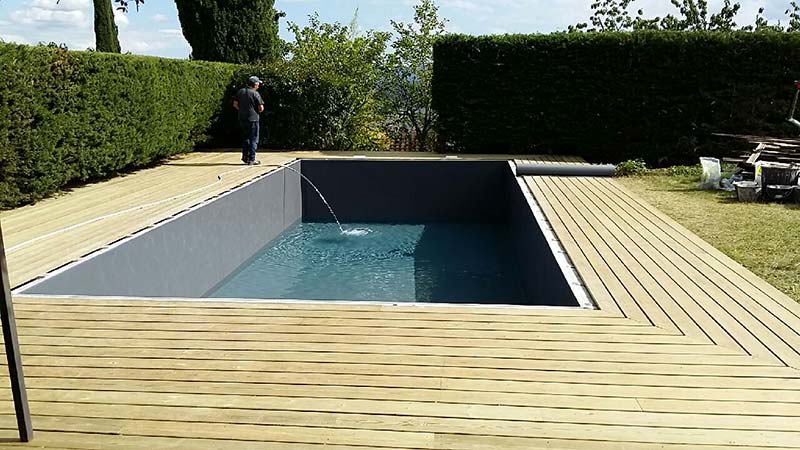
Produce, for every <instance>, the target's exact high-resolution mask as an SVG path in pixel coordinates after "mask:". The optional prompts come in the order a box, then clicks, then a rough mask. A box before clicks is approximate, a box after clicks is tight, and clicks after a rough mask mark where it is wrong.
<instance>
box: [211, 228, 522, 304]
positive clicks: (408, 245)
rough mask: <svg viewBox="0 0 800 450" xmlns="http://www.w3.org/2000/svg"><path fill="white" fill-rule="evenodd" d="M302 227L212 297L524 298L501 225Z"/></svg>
mask: <svg viewBox="0 0 800 450" xmlns="http://www.w3.org/2000/svg"><path fill="white" fill-rule="evenodd" d="M343 226H344V228H345V230H346V232H345V233H344V234H343V233H342V232H341V231H340V230H339V228H338V226H337V225H336V224H333V223H301V224H299V225H297V226H296V227H293V228H291V229H289V230H287V231H286V232H284V233H283V234H282V235H281V236H279V237H278V238H277V239H276V240H274V241H273V242H271V243H270V245H268V246H267V247H266V248H265V249H263V250H262V251H261V252H259V253H258V254H257V255H256V256H255V257H254V258H253V259H252V260H251V261H250V262H249V263H248V264H246V265H245V266H244V267H242V268H240V269H239V270H238V271H237V272H236V273H235V274H234V275H232V276H231V277H229V278H228V279H227V280H226V281H225V283H224V284H223V285H221V286H220V287H219V288H218V289H217V290H216V291H215V292H213V293H212V294H211V295H210V297H216V298H274V299H298V300H374V301H398V302H414V301H421V302H427V301H453V302H459V301H460V302H477V301H479V300H480V301H489V302H514V301H519V300H521V299H522V297H523V293H522V289H521V286H520V283H519V276H518V274H517V272H516V261H515V258H516V257H515V256H514V255H513V252H512V251H511V247H510V243H509V242H507V240H506V238H505V236H504V231H505V229H504V228H503V227H501V226H496V225H483V224H450V223H445V224H442V223H437V224H419V225H386V224H343Z"/></svg>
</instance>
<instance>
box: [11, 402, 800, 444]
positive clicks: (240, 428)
mask: <svg viewBox="0 0 800 450" xmlns="http://www.w3.org/2000/svg"><path fill="white" fill-rule="evenodd" d="M33 406H34V410H35V411H36V412H35V413H34V414H35V416H34V419H35V420H37V421H39V422H40V423H41V424H42V426H43V427H45V428H46V429H58V428H61V429H64V430H65V431H92V432H97V431H105V432H108V433H116V432H118V433H121V434H129V435H143V436H160V435H161V436H164V435H166V436H174V437H181V438H191V437H196V436H199V437H212V438H213V437H217V436H221V437H227V438H234V439H235V438H237V437H243V438H247V437H251V438H252V437H255V436H263V437H264V438H266V439H267V440H276V441H285V442H297V443H303V442H308V443H322V442H328V443H332V444H340V445H359V444H364V443H365V442H369V443H374V444H372V445H384V446H392V445H395V446H399V447H403V446H404V443H405V445H408V444H410V446H412V447H415V446H424V445H426V444H427V445H429V446H430V439H432V437H433V436H434V435H435V434H460V435H484V436H486V435H488V436H492V435H495V436H507V437H527V438H532V439H541V438H554V439H559V438H560V439H586V440H588V439H598V440H609V441H611V440H613V441H617V442H619V443H620V444H623V443H626V442H649V443H671V444H685V445H692V444H705V445H730V446H751V445H762V444H763V445H772V446H785V447H788V446H791V445H795V444H796V442H797V439H798V438H800V433H798V432H796V431H771V430H770V431H754V430H732V429H715V430H708V429H701V428H694V427H687V428H676V427H669V426H659V427H657V430H654V429H653V427H650V426H644V427H643V426H625V425H622V426H619V425H617V426H614V425H595V424H585V423H564V424H562V423H554V422H531V421H525V422H519V421H500V420H485V419H471V420H463V419H450V418H435V417H425V418H415V417H404V418H403V420H402V421H399V420H397V416H391V415H390V416H386V415H378V414H369V415H359V414H336V415H331V414H327V413H314V412H302V413H293V412H287V411H280V412H274V413H273V412H270V411H252V410H250V411H246V410H245V411H235V410H226V411H225V412H224V418H223V419H222V422H209V421H208V420H209V419H210V418H215V419H216V418H218V411H217V410H214V409H203V408H158V409H154V408H148V407H136V406H130V405H124V406H121V405H86V404H83V405H81V406H80V408H79V410H80V414H82V415H80V416H75V417H73V416H69V414H70V411H74V410H76V409H78V408H76V406H77V405H64V404H61V403H48V404H44V405H42V404H38V403H34V404H33ZM45 406H46V407H45ZM620 414H621V413H620ZM119 417H124V418H125V419H119ZM175 417H181V419H182V420H181V421H173V420H174V418H175ZM3 419H6V418H5V417H3ZM6 420H7V419H6ZM764 422H765V423H766V422H768V420H764ZM654 431H657V433H654Z"/></svg>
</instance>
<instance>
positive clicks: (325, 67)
mask: <svg viewBox="0 0 800 450" xmlns="http://www.w3.org/2000/svg"><path fill="white" fill-rule="evenodd" d="M289 30H290V32H291V33H292V34H293V35H294V41H293V42H291V43H289V44H288V45H287V50H288V52H289V61H288V62H289V64H288V65H287V66H286V70H289V71H291V72H292V74H293V77H294V78H295V79H297V80H304V79H316V80H319V82H321V83H324V84H326V85H328V86H331V90H330V93H331V94H332V95H338V96H340V98H339V99H338V105H339V107H338V111H336V112H335V113H332V115H331V117H328V118H326V119H325V121H326V122H331V120H332V121H333V122H331V124H332V125H331V126H330V127H328V133H330V136H328V138H327V139H326V142H325V147H326V148H335V147H338V148H340V149H370V148H377V147H379V146H380V145H381V144H380V142H379V141H380V140H381V135H380V110H379V102H378V99H379V95H378V82H379V80H380V77H381V74H382V70H383V67H384V64H385V51H386V46H387V42H388V41H389V37H390V35H389V33H385V32H378V31H366V32H363V33H359V32H358V25H357V13H356V16H354V18H353V21H352V22H351V23H350V24H349V25H343V24H340V23H338V22H337V23H332V24H331V23H323V22H322V21H321V20H320V18H319V15H317V14H314V15H312V16H310V17H309V23H308V25H307V26H305V27H300V26H299V25H298V24H296V23H289Z"/></svg>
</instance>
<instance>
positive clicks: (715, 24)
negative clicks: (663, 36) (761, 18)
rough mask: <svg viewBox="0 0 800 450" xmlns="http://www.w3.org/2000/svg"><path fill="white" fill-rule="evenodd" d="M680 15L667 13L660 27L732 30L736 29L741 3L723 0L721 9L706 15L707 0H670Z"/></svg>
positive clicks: (677, 29) (678, 29)
mask: <svg viewBox="0 0 800 450" xmlns="http://www.w3.org/2000/svg"><path fill="white" fill-rule="evenodd" d="M670 2H671V3H672V4H673V5H674V6H675V7H676V8H678V11H679V12H680V16H679V17H676V16H673V15H672V14H669V15H667V16H666V17H664V18H663V19H662V20H661V28H663V29H665V30H674V31H732V30H734V29H736V21H735V19H736V15H737V14H738V13H739V10H740V9H741V7H742V5H741V4H739V3H738V2H737V3H734V4H731V1H730V0H725V3H724V4H723V5H722V9H720V10H719V12H717V13H715V14H711V15H710V16H709V15H708V0H670Z"/></svg>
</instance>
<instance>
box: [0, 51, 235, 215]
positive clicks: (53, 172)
mask: <svg viewBox="0 0 800 450" xmlns="http://www.w3.org/2000/svg"><path fill="white" fill-rule="evenodd" d="M235 70H236V66H234V65H228V64H219V63H204V62H192V61H180V60H169V59H161V58H151V57H141V56H131V55H113V54H106V53H92V52H71V51H66V50H64V49H60V48H53V47H29V46H22V45H12V44H0V207H12V206H16V205H20V204H23V203H28V202H32V201H35V200H37V199H40V198H42V197H44V196H46V195H48V194H51V193H53V192H56V191H57V190H59V189H61V188H63V187H65V186H67V185H68V184H70V183H73V182H79V181H86V180H90V179H97V178H103V177H107V176H109V175H112V174H114V173H116V172H117V171H120V170H127V169H131V168H135V167H141V166H145V165H148V164H150V163H152V162H153V161H156V160H158V159H161V158H164V157H168V156H171V155H175V154H178V153H182V152H187V151H190V150H192V149H193V147H194V144H195V143H196V142H198V141H202V140H203V139H204V138H205V133H206V130H207V129H208V127H209V125H210V123H211V122H212V120H213V119H214V117H215V115H217V114H218V112H219V110H220V106H221V101H222V97H223V93H224V92H225V88H226V87H227V86H228V84H229V83H230V81H231V77H232V76H233V73H234V71H235Z"/></svg>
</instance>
